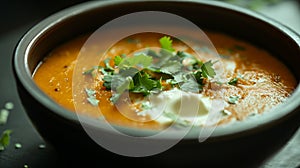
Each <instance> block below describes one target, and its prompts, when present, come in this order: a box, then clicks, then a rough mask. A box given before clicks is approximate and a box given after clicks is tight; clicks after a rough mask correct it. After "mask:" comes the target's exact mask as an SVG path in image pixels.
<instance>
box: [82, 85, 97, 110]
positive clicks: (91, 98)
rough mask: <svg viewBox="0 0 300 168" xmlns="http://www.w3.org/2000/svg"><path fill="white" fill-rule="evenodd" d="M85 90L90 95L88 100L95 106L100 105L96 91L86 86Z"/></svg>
mask: <svg viewBox="0 0 300 168" xmlns="http://www.w3.org/2000/svg"><path fill="white" fill-rule="evenodd" d="M85 92H86V94H87V96H88V98H87V101H88V102H89V103H90V104H91V105H93V106H98V103H99V100H98V99H97V98H96V91H95V90H92V89H87V88H86V89H85Z"/></svg>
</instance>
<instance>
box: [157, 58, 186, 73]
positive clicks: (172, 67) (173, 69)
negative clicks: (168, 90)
mask: <svg viewBox="0 0 300 168" xmlns="http://www.w3.org/2000/svg"><path fill="white" fill-rule="evenodd" d="M181 70H182V64H181V63H179V62H178V61H167V62H166V63H165V64H163V65H162V66H161V67H160V71H161V72H163V73H166V74H170V75H171V74H176V73H177V72H180V71H181Z"/></svg>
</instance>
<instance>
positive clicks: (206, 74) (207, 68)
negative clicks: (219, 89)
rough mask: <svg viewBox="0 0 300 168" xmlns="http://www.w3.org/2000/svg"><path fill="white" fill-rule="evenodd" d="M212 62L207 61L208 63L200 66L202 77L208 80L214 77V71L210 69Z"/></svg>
mask: <svg viewBox="0 0 300 168" xmlns="http://www.w3.org/2000/svg"><path fill="white" fill-rule="evenodd" d="M213 64H214V63H213V62H211V60H210V61H208V62H205V63H204V64H203V65H202V66H201V70H202V76H203V77H205V78H208V77H212V78H213V77H214V76H215V75H216V72H215V70H214V68H213V67H212V66H213Z"/></svg>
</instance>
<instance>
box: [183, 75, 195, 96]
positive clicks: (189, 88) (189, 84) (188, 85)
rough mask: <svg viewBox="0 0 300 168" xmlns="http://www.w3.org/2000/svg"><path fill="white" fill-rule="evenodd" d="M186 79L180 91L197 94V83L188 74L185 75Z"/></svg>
mask: <svg viewBox="0 0 300 168" xmlns="http://www.w3.org/2000/svg"><path fill="white" fill-rule="evenodd" d="M186 78H187V80H185V81H184V82H183V83H182V84H181V85H180V89H181V90H183V91H186V92H194V93H198V92H199V91H200V85H199V84H198V83H197V81H196V79H195V78H194V77H193V76H191V75H190V74H187V75H186Z"/></svg>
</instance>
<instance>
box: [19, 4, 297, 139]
mask: <svg viewBox="0 0 300 168" xmlns="http://www.w3.org/2000/svg"><path fill="white" fill-rule="evenodd" d="M164 1H165V2H168V1H167V0H164ZM134 2H139V1H130V2H128V1H127V2H126V1H104V2H103V1H102V2H85V3H83V4H79V5H76V6H73V7H70V8H67V9H64V10H62V11H60V12H58V13H56V14H54V15H52V16H50V17H48V18H46V19H44V20H43V21H41V22H40V23H38V24H37V25H36V26H34V27H33V28H32V29H30V30H29V31H28V32H27V33H26V34H25V35H24V36H23V37H22V39H21V40H20V42H19V44H18V46H17V48H16V49H15V56H14V57H15V59H14V70H15V72H16V74H17V76H18V78H19V80H20V81H21V83H22V84H23V85H24V87H25V89H26V90H28V91H30V92H29V93H30V94H31V95H32V96H33V97H34V98H35V99H36V100H37V101H39V102H40V103H41V104H42V105H43V106H45V107H46V108H48V109H50V110H51V111H52V112H53V113H55V114H56V115H58V116H60V117H62V118H63V119H65V120H66V121H69V122H71V123H75V124H79V120H78V117H77V115H76V114H75V113H74V112H71V111H69V110H67V109H64V108H63V107H61V106H60V105H58V104H57V103H56V102H54V101H53V100H52V99H50V98H49V97H48V96H47V95H46V94H45V93H44V92H43V91H42V90H40V89H39V88H38V86H37V85H36V84H35V83H34V81H33V80H32V78H31V75H32V74H31V72H30V70H29V66H28V62H27V58H28V54H29V53H30V49H31V48H32V47H34V45H35V43H36V42H37V41H38V39H39V38H40V37H42V35H43V34H45V33H47V32H48V31H49V30H50V29H51V28H53V27H55V25H57V24H59V23H61V22H64V21H65V20H66V19H68V18H70V17H74V16H76V15H78V14H80V13H82V12H84V11H85V10H87V9H88V10H91V9H96V8H98V7H105V6H109V5H113V4H115V3H134ZM149 2H155V1H149ZM160 2H161V1H160ZM185 2H187V3H189V2H191V3H201V4H204V5H209V6H213V7H219V8H225V9H227V10H231V11H234V12H236V13H238V14H244V15H247V17H252V18H255V19H257V20H260V21H261V22H263V23H264V24H269V25H271V26H272V27H274V28H276V29H278V30H280V31H281V32H282V33H283V34H286V35H288V37H291V38H292V39H293V40H294V41H295V42H296V43H297V44H298V45H299V46H300V36H299V35H298V34H297V33H295V32H294V31H292V30H290V29H289V28H287V27H286V26H284V25H282V24H280V23H278V22H276V21H274V20H272V19H270V18H268V17H265V16H263V15H261V14H258V13H256V12H254V11H251V10H248V9H245V8H242V7H238V6H234V5H230V4H227V3H223V2H217V1H215V2H214V3H210V2H207V1H193V0H188V1H185ZM24 46H26V48H25V47H24ZM24 48H25V49H24ZM24 55H25V57H24ZM21 58H22V59H21ZM24 64H25V66H24ZM24 72H26V76H24ZM299 97H300V88H299V85H298V86H297V88H296V89H295V90H294V92H293V94H292V95H291V96H290V97H289V98H288V100H287V102H288V103H287V104H283V105H284V108H280V107H281V106H283V105H279V106H278V108H279V109H280V110H278V111H277V112H276V113H275V112H267V113H264V114H262V115H259V117H253V119H246V120H244V121H243V122H234V123H232V124H226V125H222V126H218V127H217V128H216V129H215V130H214V132H213V133H212V135H211V136H210V138H219V137H227V136H232V135H240V134H241V133H250V132H252V131H254V130H256V131H257V129H256V128H259V129H263V128H267V127H270V126H272V125H274V124H276V121H280V120H281V119H283V118H284V117H286V116H287V115H288V114H289V113H291V112H294V111H295V110H296V109H297V108H299V104H300V101H299V100H300V99H299ZM270 113H271V114H273V115H269V114H270ZM95 120H96V119H90V118H87V123H88V124H91V123H93V122H94V121H95ZM98 122H99V121H98ZM97 126H99V124H97ZM116 127H117V128H118V129H120V130H122V131H124V132H126V133H128V134H130V135H137V136H147V135H151V134H153V133H155V132H156V131H154V130H144V129H143V130H141V129H137V128H129V127H124V126H116ZM100 129H101V128H100ZM104 131H105V130H104ZM198 136H199V128H198V129H197V128H194V129H192V130H191V131H190V132H189V133H188V135H187V136H186V137H185V139H192V138H197V137H198ZM166 138H176V136H174V137H166Z"/></svg>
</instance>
